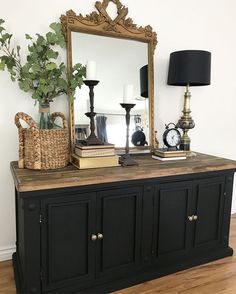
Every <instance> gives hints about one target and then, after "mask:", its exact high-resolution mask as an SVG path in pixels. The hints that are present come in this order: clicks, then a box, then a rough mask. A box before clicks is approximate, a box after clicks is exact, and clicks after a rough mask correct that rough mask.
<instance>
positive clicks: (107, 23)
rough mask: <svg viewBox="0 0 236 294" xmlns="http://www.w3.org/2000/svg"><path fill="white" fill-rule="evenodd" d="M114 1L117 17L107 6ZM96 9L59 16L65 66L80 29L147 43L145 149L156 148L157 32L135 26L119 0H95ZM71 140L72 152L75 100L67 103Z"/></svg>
mask: <svg viewBox="0 0 236 294" xmlns="http://www.w3.org/2000/svg"><path fill="white" fill-rule="evenodd" d="M110 2H113V3H114V4H115V5H116V7H117V16H116V17H115V19H112V18H111V17H110V16H109V15H108V13H107V11H106V9H107V7H108V4H109V3H110ZM95 7H96V9H97V11H93V12H92V13H91V14H89V15H86V16H83V15H81V14H79V15H77V14H76V13H75V12H74V11H73V10H69V11H67V12H66V14H65V15H61V18H60V20H61V24H62V31H63V34H64V36H65V39H66V42H67V64H68V69H69V70H71V68H72V32H82V33H88V34H93V35H102V36H107V37H114V38H120V39H129V40H135V41H140V42H144V43H147V44H148V81H149V84H148V93H149V134H150V135H149V137H150V139H149V142H150V145H149V146H148V148H150V149H151V150H152V149H154V148H156V147H157V146H156V145H157V144H158V142H157V141H156V139H155V131H154V69H153V67H154V66H153V55H154V51H155V48H156V45H157V34H156V32H154V31H153V29H152V27H151V26H150V25H147V26H145V27H141V26H137V25H136V24H134V23H133V20H132V19H131V18H130V17H127V15H128V8H127V7H125V6H124V5H122V4H121V2H120V1H119V0H103V1H102V2H101V1H97V2H96V4H95ZM69 107H70V139H71V149H72V150H71V151H72V152H73V147H74V142H75V123H74V102H73V101H71V102H70V105H69Z"/></svg>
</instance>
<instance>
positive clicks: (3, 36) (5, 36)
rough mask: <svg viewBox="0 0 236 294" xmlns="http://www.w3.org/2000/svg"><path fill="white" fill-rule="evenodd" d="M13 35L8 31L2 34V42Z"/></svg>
mask: <svg viewBox="0 0 236 294" xmlns="http://www.w3.org/2000/svg"><path fill="white" fill-rule="evenodd" d="M11 37H12V35H10V34H8V33H6V34H3V35H2V38H1V39H2V42H3V43H4V42H6V41H7V40H8V39H10V38H11Z"/></svg>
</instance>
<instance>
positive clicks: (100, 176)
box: [11, 153, 236, 192]
mask: <svg viewBox="0 0 236 294" xmlns="http://www.w3.org/2000/svg"><path fill="white" fill-rule="evenodd" d="M135 160H136V161H137V162H138V163H139V165H138V166H130V167H111V168H98V169H88V170H78V169H76V168H75V167H73V166H72V165H69V166H67V167H65V168H63V169H58V170H49V171H35V170H29V169H19V168H18V166H17V162H12V163H11V171H12V175H13V179H14V182H15V186H16V188H17V189H18V191H20V192H27V191H35V190H45V189H53V188H65V187H76V186H84V185H93V184H102V183H110V182H119V181H127V180H138V179H151V178H161V177H167V176H174V175H183V174H195V173H203V172H211V171H222V170H229V169H231V170H236V161H233V160H229V159H224V158H220V157H215V156H210V155H206V154H200V153H197V156H193V157H189V158H187V159H186V160H174V161H167V162H163V161H158V160H156V159H152V158H151V155H145V156H136V157H135Z"/></svg>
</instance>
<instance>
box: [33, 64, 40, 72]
mask: <svg viewBox="0 0 236 294" xmlns="http://www.w3.org/2000/svg"><path fill="white" fill-rule="evenodd" d="M31 68H32V71H33V72H34V73H37V72H40V71H41V67H40V66H39V65H38V64H33V65H32V67H31Z"/></svg>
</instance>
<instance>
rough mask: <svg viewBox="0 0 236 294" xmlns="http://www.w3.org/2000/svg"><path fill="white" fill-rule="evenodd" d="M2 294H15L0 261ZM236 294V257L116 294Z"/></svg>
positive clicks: (234, 227) (8, 269) (235, 235)
mask: <svg viewBox="0 0 236 294" xmlns="http://www.w3.org/2000/svg"><path fill="white" fill-rule="evenodd" d="M230 245H231V247H232V248H234V250H236V215H233V216H232V218H231V230H230ZM0 293H4V294H5V293H8V294H15V293H16V290H15V282H14V278H13V268H12V262H11V261H4V262H0ZM137 293H140V294H141V293H142V294H156V293H163V294H179V293H182V294H235V293H236V256H232V257H227V258H223V259H220V260H217V261H214V262H210V263H207V264H204V265H201V266H197V267H194V268H191V269H188V270H185V271H181V272H177V273H174V274H171V275H168V276H165V277H162V278H158V279H155V280H151V281H148V282H145V283H142V284H139V285H136V286H133V287H130V288H126V289H123V290H120V291H116V292H114V294H137Z"/></svg>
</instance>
